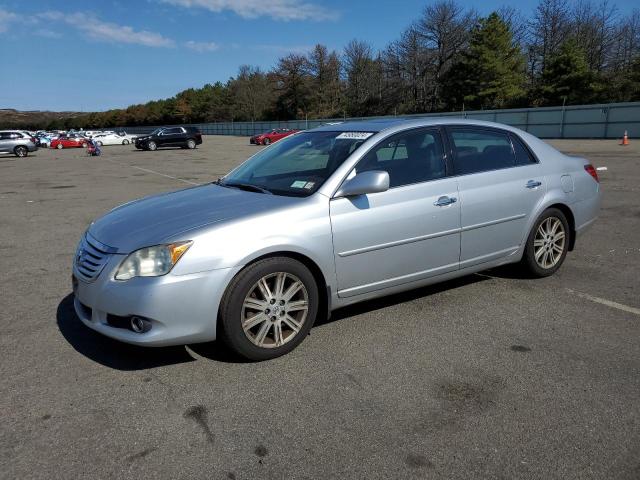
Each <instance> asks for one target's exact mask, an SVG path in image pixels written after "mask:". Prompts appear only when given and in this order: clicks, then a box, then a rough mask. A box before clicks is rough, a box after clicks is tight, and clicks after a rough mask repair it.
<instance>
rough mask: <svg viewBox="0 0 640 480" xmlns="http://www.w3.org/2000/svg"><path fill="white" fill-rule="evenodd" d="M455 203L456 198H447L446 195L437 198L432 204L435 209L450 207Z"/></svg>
mask: <svg viewBox="0 0 640 480" xmlns="http://www.w3.org/2000/svg"><path fill="white" fill-rule="evenodd" d="M457 201H458V199H457V198H456V197H447V196H446V195H443V196H442V197H440V198H438V200H436V201H435V202H433V204H434V205H435V206H436V207H446V206H447V205H451V204H452V203H456V202H457Z"/></svg>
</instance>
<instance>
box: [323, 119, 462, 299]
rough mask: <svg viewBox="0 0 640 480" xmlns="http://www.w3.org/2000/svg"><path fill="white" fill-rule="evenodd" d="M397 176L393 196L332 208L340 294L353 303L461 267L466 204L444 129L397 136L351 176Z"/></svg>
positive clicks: (338, 202) (339, 202) (345, 201)
mask: <svg viewBox="0 0 640 480" xmlns="http://www.w3.org/2000/svg"><path fill="white" fill-rule="evenodd" d="M369 170H383V171H387V172H388V173H389V178H390V188H389V190H387V191H386V192H381V193H375V194H369V195H360V196H357V197H350V198H334V199H332V200H331V202H330V214H331V225H332V229H333V244H334V257H335V263H336V274H337V282H338V295H339V296H341V297H349V296H354V295H358V294H362V293H367V292H371V291H375V290H382V289H384V288H388V287H393V286H396V285H401V284H406V283H411V282H414V281H418V280H421V279H424V278H427V277H430V276H434V275H438V274H441V273H446V272H449V271H452V270H456V269H457V268H458V262H459V254H460V203H459V202H458V201H457V197H458V189H457V182H456V179H455V178H449V177H447V172H446V169H445V162H444V158H443V148H442V139H441V136H440V132H439V131H438V130H437V129H430V128H419V129H414V130H409V131H405V132H402V133H399V134H396V135H393V136H391V137H389V138H387V139H386V140H383V141H382V142H381V143H380V144H378V145H377V146H376V147H374V148H373V149H372V150H371V151H369V152H368V153H367V154H366V155H365V156H364V157H363V158H362V160H361V161H360V162H359V163H358V165H357V166H356V168H355V169H354V171H353V172H351V175H350V176H353V175H355V174H356V173H361V172H363V171H369Z"/></svg>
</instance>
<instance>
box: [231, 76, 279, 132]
mask: <svg viewBox="0 0 640 480" xmlns="http://www.w3.org/2000/svg"><path fill="white" fill-rule="evenodd" d="M230 88H231V91H232V95H233V98H234V109H235V111H236V114H237V116H238V118H239V119H242V120H251V121H254V120H258V119H260V118H262V117H263V115H264V113H265V111H266V110H267V109H268V108H269V106H270V105H271V104H272V102H273V100H274V92H273V85H272V83H271V81H270V79H269V78H268V76H267V75H266V74H265V73H264V72H263V71H262V70H260V67H252V66H250V65H241V66H240V68H239V69H238V75H237V76H236V78H235V79H234V80H232V81H231V82H230Z"/></svg>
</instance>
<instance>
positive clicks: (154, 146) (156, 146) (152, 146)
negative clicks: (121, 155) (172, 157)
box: [147, 142, 158, 152]
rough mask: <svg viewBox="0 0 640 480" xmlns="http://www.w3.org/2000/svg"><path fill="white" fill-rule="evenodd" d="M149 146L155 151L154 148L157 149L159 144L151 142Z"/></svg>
mask: <svg viewBox="0 0 640 480" xmlns="http://www.w3.org/2000/svg"><path fill="white" fill-rule="evenodd" d="M147 148H148V149H149V150H151V151H152V152H153V151H154V150H157V148H158V145H156V142H149V143H148V144H147Z"/></svg>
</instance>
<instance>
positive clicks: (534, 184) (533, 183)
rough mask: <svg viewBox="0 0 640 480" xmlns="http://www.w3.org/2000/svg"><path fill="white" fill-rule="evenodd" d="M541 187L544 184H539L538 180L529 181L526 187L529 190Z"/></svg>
mask: <svg viewBox="0 0 640 480" xmlns="http://www.w3.org/2000/svg"><path fill="white" fill-rule="evenodd" d="M540 185H542V182H538V181H536V180H529V181H528V182H527V184H526V185H525V187H527V188H538V187H539V186H540Z"/></svg>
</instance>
